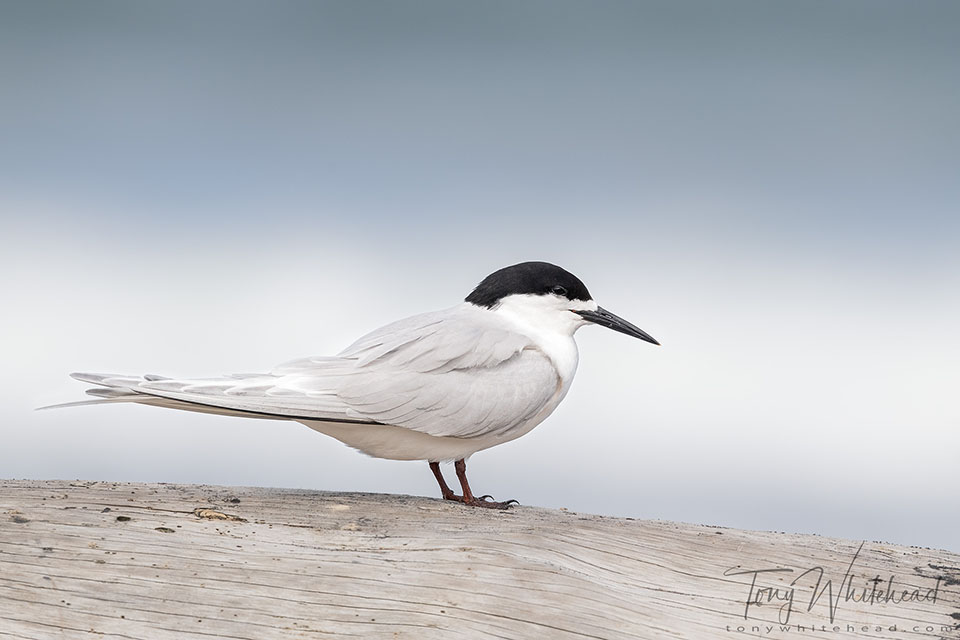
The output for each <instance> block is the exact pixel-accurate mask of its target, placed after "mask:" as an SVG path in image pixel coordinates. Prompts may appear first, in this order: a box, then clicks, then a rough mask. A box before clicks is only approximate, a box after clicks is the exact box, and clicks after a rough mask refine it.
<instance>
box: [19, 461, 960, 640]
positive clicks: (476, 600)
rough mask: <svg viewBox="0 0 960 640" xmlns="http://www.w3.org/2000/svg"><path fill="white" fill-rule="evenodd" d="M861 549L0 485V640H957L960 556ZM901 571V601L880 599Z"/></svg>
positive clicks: (396, 499) (153, 490) (456, 508)
mask: <svg viewBox="0 0 960 640" xmlns="http://www.w3.org/2000/svg"><path fill="white" fill-rule="evenodd" d="M204 509H208V510H209V511H198V510H204ZM230 516H232V518H231V517H230ZM860 545H861V542H860V541H847V540H836V539H829V538H822V537H818V536H802V535H788V534H780V533H769V532H750V531H738V530H732V529H721V528H715V527H708V526H699V525H687V524H677V523H672V522H661V521H635V520H630V519H617V518H606V517H601V516H591V515H583V514H577V513H571V512H566V511H556V510H549V509H538V508H532V507H517V508H514V509H511V510H510V511H506V512H499V511H488V510H476V509H469V508H465V507H462V506H461V505H457V504H452V503H445V502H443V501H440V500H432V499H427V498H416V497H410V496H391V495H371V494H343V493H324V492H315V491H294V490H285V489H261V488H236V487H211V486H184V485H166V484H127V483H106V482H65V481H29V480H5V481H0V637H9V638H54V637H56V638H73V637H76V638H91V637H100V638H123V639H147V638H149V639H158V640H166V639H167V638H171V639H172V638H207V639H209V638H237V639H249V640H263V639H270V638H325V637H362V638H370V637H374V638H381V637H382V638H441V637H443V638H447V639H448V638H450V637H468V638H541V637H546V638H611V639H615V638H711V637H717V638H731V637H737V636H747V635H749V636H753V637H757V636H760V637H771V638H778V637H793V636H795V635H797V634H798V633H800V634H803V633H811V631H809V628H810V627H815V628H816V629H817V633H820V634H824V635H826V634H829V636H830V637H850V638H854V637H855V638H902V637H929V638H960V626H958V625H960V556H958V555H957V554H953V553H949V552H946V551H938V550H932V549H921V548H907V547H902V546H894V545H887V544H882V543H875V542H867V543H864V544H863V547H862V549H859V553H858V548H859V547H860ZM737 567H739V569H735V568H737ZM814 567H821V568H822V572H823V575H822V579H821V582H820V584H819V587H818V590H819V591H823V595H822V596H821V597H820V599H819V600H817V601H816V602H815V604H813V605H812V608H809V609H808V605H809V604H810V601H811V597H812V595H813V594H814V593H815V592H816V591H815V587H814V583H815V582H816V580H815V579H816V577H817V572H816V571H814V572H813V573H807V574H806V575H803V576H801V574H802V573H803V572H805V571H807V570H809V569H812V568H814ZM767 569H780V571H776V572H764V573H759V574H754V573H752V572H753V571H759V570H767ZM846 573H849V576H850V577H849V578H846V579H845V574H846ZM754 577H756V584H755V585H754V587H753V589H751V581H752V580H753V579H754ZM891 577H892V579H893V581H894V584H895V586H896V588H897V592H898V594H900V595H898V597H897V598H896V600H895V601H890V600H889V599H887V601H884V600H883V598H879V599H878V598H877V594H876V593H874V594H873V598H872V601H871V599H870V598H869V596H870V593H871V591H872V590H875V589H883V590H886V589H887V588H888V585H889V581H890V580H891ZM875 578H876V579H879V580H880V582H870V580H872V579H875ZM827 581H829V583H830V588H831V589H832V596H833V600H832V602H833V604H834V608H835V610H833V611H831V606H829V604H828V602H831V601H830V595H831V593H828V592H827V591H826V586H827ZM792 582H795V587H794V589H793V591H790V586H791V583H792ZM762 588H777V589H779V591H778V592H777V595H778V596H779V597H781V598H787V596H788V595H790V594H791V593H792V595H793V603H792V606H790V607H787V606H786V603H787V602H788V601H787V600H785V599H784V600H780V599H776V600H775V601H774V602H768V600H767V598H768V596H770V595H771V592H770V591H761V590H760V589H762ZM851 589H853V590H854V591H853V592H852V593H853V594H854V596H856V597H854V598H853V599H851V598H850V597H849V596H850V593H851ZM904 589H906V590H907V591H908V596H907V597H906V598H905V599H903V600H902V601H900V599H901V598H902V591H903V590H904ZM865 590H866V591H865ZM751 593H752V594H753V598H754V599H755V600H756V599H757V596H758V594H759V596H760V600H762V601H763V602H762V604H758V603H754V604H753V605H752V606H749V607H748V606H747V600H748V598H749V596H750V594H751ZM914 593H915V594H916V595H913V594H914ZM864 594H866V596H868V597H867V601H860V600H862V599H863V598H862V596H863V595H864ZM788 612H789V617H787V613H788ZM831 615H832V619H831ZM740 629H742V631H740Z"/></svg>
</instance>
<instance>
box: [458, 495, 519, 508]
mask: <svg viewBox="0 0 960 640" xmlns="http://www.w3.org/2000/svg"><path fill="white" fill-rule="evenodd" d="M444 499H445V500H454V501H455V502H460V503H462V504H465V505H467V506H469V507H483V508H484V509H509V508H510V507H512V506H513V505H515V504H520V503H519V502H518V501H516V500H506V501H505V502H497V501H496V500H494V499H493V498H491V497H490V496H480V497H479V498H476V497H474V496H470V497H469V498H464V497H463V496H458V495H455V494H454V495H451V496H449V497H448V496H444Z"/></svg>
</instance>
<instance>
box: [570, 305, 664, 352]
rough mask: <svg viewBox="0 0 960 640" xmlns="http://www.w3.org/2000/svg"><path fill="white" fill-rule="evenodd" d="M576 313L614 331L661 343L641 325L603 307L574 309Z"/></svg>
mask: <svg viewBox="0 0 960 640" xmlns="http://www.w3.org/2000/svg"><path fill="white" fill-rule="evenodd" d="M574 313H576V314H579V315H580V316H582V317H583V319H584V320H589V321H590V322H592V323H594V324H598V325H600V326H601V327H607V328H608V329H613V330H614V331H619V332H620V333H625V334H627V335H628V336H633V337H634V338H640V339H641V340H646V341H647V342H652V343H653V344H657V345H658V344H660V343H659V342H657V341H656V340H654V339H653V336H651V335H650V334H649V333H647V332H646V331H644V330H643V329H641V328H640V327H638V326H636V325H633V324H630V323H629V322H627V321H626V320H624V319H623V318H621V317H620V316H618V315H616V314H615V313H610V312H609V311H607V310H606V309H604V308H603V307H597V310H596V311H574Z"/></svg>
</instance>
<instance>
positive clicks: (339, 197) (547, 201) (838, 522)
mask: <svg viewBox="0 0 960 640" xmlns="http://www.w3.org/2000/svg"><path fill="white" fill-rule="evenodd" d="M0 7H2V8H0V83H2V88H3V96H4V98H3V100H2V101H0V225H2V228H0V231H2V233H0V267H2V269H3V272H4V273H5V274H6V276H5V277H4V278H3V280H2V282H0V288H2V291H0V294H2V296H3V300H4V308H5V312H4V314H3V315H2V317H0V341H2V342H0V346H2V349H3V353H4V354H5V357H6V363H7V366H6V367H4V370H3V373H2V381H0V382H2V388H3V389H4V392H3V402H2V404H0V423H2V425H3V426H2V430H3V436H4V446H3V447H2V449H0V469H2V472H0V475H2V476H4V477H26V478H83V479H103V480H131V481H132V480H136V481H149V482H202V483H216V484H243V485H261V486H287V487H307V488H313V489H323V490H337V491H376V492H396V493H413V494H419V495H430V496H437V495H439V492H438V490H437V488H436V486H435V483H434V480H433V477H432V475H431V474H430V473H429V470H428V469H427V466H426V464H425V463H401V462H388V461H382V460H374V459H370V458H366V457H364V456H362V455H360V454H357V453H355V452H352V451H350V450H349V449H347V448H346V447H344V446H343V445H341V444H339V443H338V442H336V441H333V440H330V439H328V438H325V437H324V436H321V435H319V434H317V433H314V432H312V431H310V430H309V429H308V428H306V427H304V426H302V425H298V424H295V423H284V422H259V421H248V420H239V419H231V418H226V417H217V416H206V415H194V414H182V413H175V412H171V411H166V410H160V409H155V408H151V407H142V406H105V407H85V408H78V409H71V410H64V411H58V412H39V413H35V412H33V411H32V409H33V408H34V407H37V406H40V405H45V404H52V403H56V402H66V401H71V400H78V399H82V398H84V396H83V389H84V386H83V385H81V384H80V383H77V382H74V381H71V380H70V379H69V378H67V374H68V373H69V372H70V371H77V370H81V371H108V372H119V373H160V374H166V375H175V376H191V375H196V376H198V377H202V376H208V375H216V374H219V373H226V372H233V371H257V370H266V369H269V368H270V367H271V366H273V365H275V364H277V363H279V362H283V361H285V360H289V359H292V358H295V357H299V356H306V355H320V354H332V353H336V352H337V351H339V350H340V349H342V348H343V347H344V346H346V345H347V344H349V343H350V342H352V341H353V339H355V338H356V337H358V336H359V335H360V334H362V333H364V332H366V331H368V330H371V329H373V328H376V327H377V326H380V325H382V324H384V323H386V322H389V321H391V320H395V319H398V318H400V317H404V316H406V315H410V314H413V313H417V312H420V311H427V310H433V309H439V308H444V307H447V306H452V305H454V304H457V303H458V302H459V301H461V300H462V299H463V297H464V296H466V295H467V293H469V291H470V289H471V288H472V287H473V286H474V285H475V284H476V283H477V282H478V281H479V280H480V279H481V278H482V277H483V276H485V275H486V274H487V273H489V272H490V271H493V270H495V269H497V268H499V267H502V266H505V265H507V264H512V263H515V262H519V261H523V260H548V261H551V262H555V263H557V264H559V265H561V266H563V267H565V268H567V269H569V270H570V271H572V272H574V273H575V274H577V275H578V276H580V277H581V278H582V279H583V280H584V282H585V283H586V284H587V286H588V287H589V288H590V291H591V292H592V293H593V294H594V295H595V297H596V299H597V300H598V301H599V302H600V304H601V305H603V306H605V307H606V308H608V309H610V310H612V311H614V312H615V313H618V314H619V315H622V316H623V317H625V318H627V319H628V320H630V321H632V322H634V323H635V324H637V325H638V326H640V327H642V328H643V329H645V330H647V331H648V332H650V333H651V334H652V335H654V336H655V337H656V338H657V339H658V340H660V341H661V342H662V343H663V346H662V347H659V348H655V347H652V346H651V345H648V344H645V343H642V342H640V341H636V340H631V339H629V338H627V337H625V336H622V335H618V334H615V333H613V332H609V331H605V330H602V329H599V328H585V329H583V330H581V332H580V333H579V334H578V342H579V344H580V350H581V363H580V369H579V372H578V374H577V378H576V380H575V382H574V384H573V387H572V390H571V392H570V394H569V396H568V398H567V399H566V400H565V401H564V403H563V404H562V405H561V406H560V408H559V409H558V410H557V412H556V413H555V414H554V415H553V416H552V417H551V418H550V419H548V420H547V421H546V422H545V423H544V424H542V425H540V426H539V427H537V429H535V430H534V431H533V432H532V433H531V434H529V435H527V436H524V437H523V438H521V439H519V440H517V441H515V442H513V443H510V444H507V445H504V446H502V447H498V448H495V449H492V450H489V451H486V452H481V453H479V454H477V455H475V456H474V457H473V458H472V459H471V462H470V476H471V482H472V484H473V485H474V486H475V488H476V489H478V490H479V492H480V493H490V494H492V495H494V496H495V497H497V498H498V499H507V498H517V499H519V500H520V501H521V502H522V503H524V504H530V505H540V506H550V507H561V506H564V507H568V508H570V509H574V510H579V511H585V512H592V513H602V514H611V515H620V516H630V517H642V518H654V519H656V518H659V519H668V520H679V521H685V522H695V523H706V524H717V525H723V526H731V527H739V528H747V529H765V530H778V531H795V532H804V533H818V534H821V535H827V536H840V537H846V538H854V539H857V538H862V539H866V540H884V541H889V542H896V543H901V544H915V545H923V546H931V547H942V548H947V549H951V550H953V551H960V533H958V532H960V509H958V506H960V505H958V499H957V495H956V488H957V486H958V485H960V471H958V467H957V465H956V464H955V461H954V458H955V457H956V452H957V451H958V450H960V400H958V397H960V394H957V392H956V389H957V386H958V381H960V336H958V332H957V329H956V327H958V326H960V298H958V296H957V291H958V290H960V251H958V247H960V215H958V205H960V181H958V180H957V176H958V175H960V155H958V149H960V121H958V118H957V115H956V114H957V113H960V84H958V83H957V82H956V63H957V60H958V59H960V5H958V4H956V3H952V2H899V3H892V2H876V1H871V2H852V1H851V2H844V3H833V2H805V3H789V4H788V3H768V2H761V1H759V0H758V1H757V2H725V3H714V2H707V1H704V2H684V1H681V2H676V1H671V2H634V3H617V2H598V3H566V2H520V3H518V2H513V1H511V2H499V3H498V2H489V3H483V4H457V3H449V2H436V3H432V2H406V3H374V2H339V3H332V2H303V3H297V2H286V3H242V2H208V3H203V4H202V5H198V4H196V3H190V2H172V1H171V2H164V3H162V4H136V5H131V4H128V3H123V2H88V3H82V4H77V3H71V2H65V3H62V4H61V3H50V2H42V3H19V4H15V3H5V4H3V5H0Z"/></svg>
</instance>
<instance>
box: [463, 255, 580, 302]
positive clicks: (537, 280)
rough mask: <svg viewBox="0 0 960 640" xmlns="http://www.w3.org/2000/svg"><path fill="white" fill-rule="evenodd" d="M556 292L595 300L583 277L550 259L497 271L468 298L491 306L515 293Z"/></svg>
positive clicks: (574, 297) (470, 300)
mask: <svg viewBox="0 0 960 640" xmlns="http://www.w3.org/2000/svg"><path fill="white" fill-rule="evenodd" d="M523 293H527V294H533V295H547V294H553V295H558V296H562V297H564V298H567V299H568V300H592V297H591V296H590V292H589V291H587V287H586V286H584V284H583V283H582V282H580V278H578V277H577V276H575V275H573V274H572V273H570V272H569V271H567V270H566V269H561V268H560V267H558V266H557V265H555V264H550V263H549V262H521V263H520V264H515V265H512V266H509V267H504V268H503V269H500V270H498V271H494V272H493V273H491V274H490V275H488V276H487V277H486V278H484V279H483V282H481V283H480V284H478V285H477V288H476V289H474V290H473V293H471V294H470V295H469V296H467V298H466V302H469V303H471V304H475V305H477V306H478V307H486V308H488V309H489V308H491V307H493V306H495V305H496V304H497V303H498V302H500V300H501V299H503V298H505V297H507V296H509V295H514V294H523Z"/></svg>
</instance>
